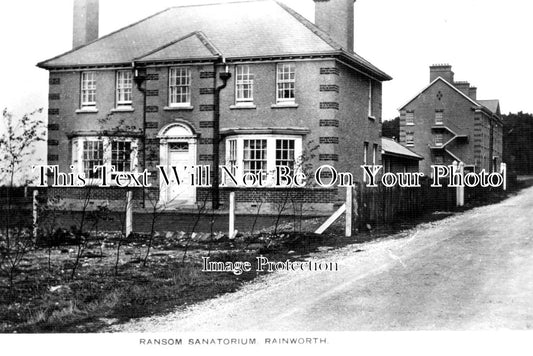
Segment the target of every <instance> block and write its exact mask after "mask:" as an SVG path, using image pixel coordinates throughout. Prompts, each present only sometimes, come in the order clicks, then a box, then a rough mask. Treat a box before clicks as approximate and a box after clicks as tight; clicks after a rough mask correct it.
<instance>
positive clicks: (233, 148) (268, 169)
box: [226, 135, 302, 184]
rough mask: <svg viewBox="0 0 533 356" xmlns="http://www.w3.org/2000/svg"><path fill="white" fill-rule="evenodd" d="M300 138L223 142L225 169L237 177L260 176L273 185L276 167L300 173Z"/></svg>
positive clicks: (260, 137) (263, 137) (247, 138)
mask: <svg viewBox="0 0 533 356" xmlns="http://www.w3.org/2000/svg"><path fill="white" fill-rule="evenodd" d="M301 155H302V138H301V136H291V135H281V136H274V135H273V136H268V135H239V136H231V137H228V138H227V139H226V165H227V167H228V169H229V170H230V171H231V172H232V173H233V174H234V175H235V176H237V177H242V176H243V175H245V174H248V173H251V174H254V175H257V174H263V175H265V176H266V177H267V179H268V182H269V184H274V178H275V172H276V168H277V167H287V168H288V169H289V172H290V173H289V174H293V173H294V171H295V169H300V167H299V165H300V164H301V162H300V159H299V158H300V157H301Z"/></svg>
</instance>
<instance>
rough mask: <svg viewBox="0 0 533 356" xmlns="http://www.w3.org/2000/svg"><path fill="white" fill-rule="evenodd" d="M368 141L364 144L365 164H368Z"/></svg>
mask: <svg viewBox="0 0 533 356" xmlns="http://www.w3.org/2000/svg"><path fill="white" fill-rule="evenodd" d="M368 147H369V144H368V142H365V143H364V145H363V164H365V165H366V164H368Z"/></svg>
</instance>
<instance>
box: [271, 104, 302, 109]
mask: <svg viewBox="0 0 533 356" xmlns="http://www.w3.org/2000/svg"><path fill="white" fill-rule="evenodd" d="M270 107H271V108H272V109H296V108H297V107H298V104H296V103H277V104H272V105H271V106H270Z"/></svg>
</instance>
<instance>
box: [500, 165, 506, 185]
mask: <svg viewBox="0 0 533 356" xmlns="http://www.w3.org/2000/svg"><path fill="white" fill-rule="evenodd" d="M500 174H501V175H502V176H503V190H507V163H503V162H502V163H500Z"/></svg>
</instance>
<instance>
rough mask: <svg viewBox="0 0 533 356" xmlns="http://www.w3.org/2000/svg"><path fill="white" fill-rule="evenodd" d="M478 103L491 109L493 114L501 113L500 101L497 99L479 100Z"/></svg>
mask: <svg viewBox="0 0 533 356" xmlns="http://www.w3.org/2000/svg"><path fill="white" fill-rule="evenodd" d="M478 103H480V104H481V105H483V106H484V107H486V108H487V109H489V110H490V111H491V112H492V113H493V114H499V112H500V101H499V100H497V99H494V100H478Z"/></svg>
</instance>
